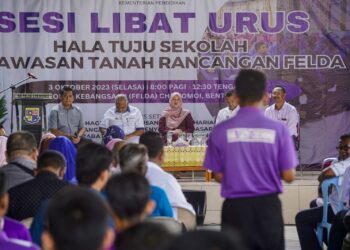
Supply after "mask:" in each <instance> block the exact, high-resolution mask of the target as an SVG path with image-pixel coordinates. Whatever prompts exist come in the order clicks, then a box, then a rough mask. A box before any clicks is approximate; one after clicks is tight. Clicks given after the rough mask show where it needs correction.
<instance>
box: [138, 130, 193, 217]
mask: <svg viewBox="0 0 350 250" xmlns="http://www.w3.org/2000/svg"><path fill="white" fill-rule="evenodd" d="M140 144H144V145H145V146H146V147H147V149H148V158H149V161H148V162H147V167H148V169H147V173H146V178H147V180H148V181H149V182H150V184H151V185H155V186H158V187H160V188H162V189H164V191H165V193H166V194H167V196H168V198H169V201H170V204H171V207H172V208H173V210H174V214H175V215H177V210H176V208H177V207H181V208H185V209H187V210H189V211H190V212H192V213H193V214H194V215H195V214H196V213H195V212H194V210H193V207H192V205H191V204H189V203H188V202H187V200H186V198H185V195H184V194H183V192H182V189H181V186H180V184H179V183H178V182H177V180H176V179H175V177H174V176H172V175H171V174H169V173H167V172H165V171H164V170H163V169H162V168H161V167H160V165H161V164H162V163H163V162H164V144H163V139H162V137H161V136H160V134H159V133H157V132H153V131H147V132H146V133H144V134H143V135H141V137H140Z"/></svg>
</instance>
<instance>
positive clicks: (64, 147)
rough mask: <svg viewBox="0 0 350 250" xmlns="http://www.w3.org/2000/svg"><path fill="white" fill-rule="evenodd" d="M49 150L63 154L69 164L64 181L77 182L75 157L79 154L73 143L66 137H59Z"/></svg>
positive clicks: (54, 140)
mask: <svg viewBox="0 0 350 250" xmlns="http://www.w3.org/2000/svg"><path fill="white" fill-rule="evenodd" d="M48 149H50V150H55V151H58V152H60V153H61V154H63V156H64V158H65V159H66V162H67V169H66V173H65V174H64V178H63V179H64V180H66V181H70V182H76V181H75V178H76V177H75V172H76V171H75V167H76V166H75V165H76V163H75V157H76V154H77V149H76V148H75V146H74V144H73V142H72V141H71V140H69V139H68V138H67V137H65V136H58V137H56V138H54V139H53V140H52V141H51V142H50V144H49V148H48Z"/></svg>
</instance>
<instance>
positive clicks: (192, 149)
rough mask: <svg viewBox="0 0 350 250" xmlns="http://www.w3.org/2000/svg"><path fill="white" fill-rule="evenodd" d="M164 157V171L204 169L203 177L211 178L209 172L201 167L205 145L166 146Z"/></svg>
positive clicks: (208, 179)
mask: <svg viewBox="0 0 350 250" xmlns="http://www.w3.org/2000/svg"><path fill="white" fill-rule="evenodd" d="M164 149H165V159H164V163H163V165H162V168H163V169H164V170H165V171H170V172H176V171H192V177H194V171H205V179H206V180H207V181H210V180H211V173H210V171H208V170H207V169H205V168H203V161H204V156H205V151H206V149H207V147H206V146H187V147H173V146H166V147H165V148H164Z"/></svg>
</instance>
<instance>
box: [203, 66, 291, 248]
mask: <svg viewBox="0 0 350 250" xmlns="http://www.w3.org/2000/svg"><path fill="white" fill-rule="evenodd" d="M235 81H236V95H237V98H238V100H239V105H240V107H241V109H240V110H239V111H238V113H237V115H236V116H235V117H233V118H232V119H229V120H226V121H223V122H222V123H220V124H218V125H217V126H215V127H214V128H213V131H212V132H211V134H210V136H209V139H208V148H207V152H206V156H205V160H204V167H205V168H207V169H209V170H211V171H212V172H213V173H214V177H215V179H216V180H217V181H219V182H221V195H222V197H224V198H225V201H224V204H223V207H222V217H221V219H222V229H223V230H228V229H230V228H234V229H236V230H238V231H239V232H240V233H241V235H242V237H243V240H244V242H245V244H246V246H247V247H248V249H269V250H275V249H276V250H278V249H284V236H283V233H284V232H283V218H282V209H281V203H280V200H279V198H278V194H279V193H281V192H282V183H281V178H282V179H283V180H284V181H286V182H292V181H293V180H294V176H295V170H294V168H295V166H296V165H297V157H296V153H295V149H294V145H293V142H292V140H291V137H290V136H289V133H288V129H287V128H286V127H285V126H284V125H283V124H281V123H278V122H276V121H273V120H271V119H268V118H266V117H265V116H264V114H263V112H262V108H263V103H264V101H266V98H267V93H266V77H265V75H264V74H263V73H262V72H259V71H255V70H242V71H240V72H239V74H238V76H237V78H236V80H235Z"/></svg>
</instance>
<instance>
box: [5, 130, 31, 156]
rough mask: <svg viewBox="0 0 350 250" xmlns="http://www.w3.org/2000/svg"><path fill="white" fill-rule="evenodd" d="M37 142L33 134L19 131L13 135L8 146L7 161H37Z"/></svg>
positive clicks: (8, 140) (8, 141)
mask: <svg viewBox="0 0 350 250" xmlns="http://www.w3.org/2000/svg"><path fill="white" fill-rule="evenodd" d="M36 146H37V145H36V140H35V137H34V135H33V134H32V133H30V132H27V131H18V132H14V133H12V134H11V135H10V136H9V137H8V139H7V144H6V156H7V161H8V162H9V161H11V160H12V159H13V158H15V157H19V156H21V157H29V158H31V159H32V160H34V161H36V160H37V156H38V150H37V148H36Z"/></svg>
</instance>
